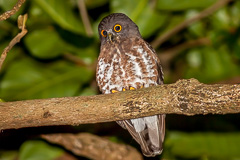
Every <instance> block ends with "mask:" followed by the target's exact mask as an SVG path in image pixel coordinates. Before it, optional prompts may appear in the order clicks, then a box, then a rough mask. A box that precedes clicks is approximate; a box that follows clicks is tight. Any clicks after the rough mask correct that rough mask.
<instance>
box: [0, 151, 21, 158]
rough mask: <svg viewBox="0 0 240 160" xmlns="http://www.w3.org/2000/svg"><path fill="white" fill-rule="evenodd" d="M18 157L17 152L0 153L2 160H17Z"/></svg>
mask: <svg viewBox="0 0 240 160" xmlns="http://www.w3.org/2000/svg"><path fill="white" fill-rule="evenodd" d="M17 157H18V152H17V151H0V159H1V160H16V159H17Z"/></svg>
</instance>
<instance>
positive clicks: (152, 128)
mask: <svg viewBox="0 0 240 160" xmlns="http://www.w3.org/2000/svg"><path fill="white" fill-rule="evenodd" d="M118 124H120V125H121V126H122V127H123V128H125V129H127V130H128V131H129V133H130V134H131V135H132V136H133V138H134V139H135V140H136V141H137V142H138V143H139V144H140V146H141V149H142V152H143V154H144V155H145V156H147V157H154V156H156V155H159V154H161V153H162V150H163V141H164V136H165V115H156V116H150V117H143V118H137V119H131V120H124V121H118Z"/></svg>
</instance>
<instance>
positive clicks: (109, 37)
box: [107, 32, 113, 43]
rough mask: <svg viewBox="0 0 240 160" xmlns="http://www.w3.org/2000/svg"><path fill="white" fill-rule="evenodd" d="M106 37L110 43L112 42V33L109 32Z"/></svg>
mask: <svg viewBox="0 0 240 160" xmlns="http://www.w3.org/2000/svg"><path fill="white" fill-rule="evenodd" d="M107 37H108V40H109V41H110V42H111V43H112V42H113V34H112V33H111V32H109V33H108V35H107Z"/></svg>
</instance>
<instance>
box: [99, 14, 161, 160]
mask: <svg viewBox="0 0 240 160" xmlns="http://www.w3.org/2000/svg"><path fill="white" fill-rule="evenodd" d="M98 32H99V36H100V39H101V48H100V55H99V57H98V64H97V71H96V78H97V83H98V86H99V89H100V91H101V92H102V93H103V94H110V93H115V92H118V91H126V90H135V89H139V88H143V87H149V86H156V85H161V84H163V73H162V68H161V65H160V61H159V59H158V57H157V55H156V53H155V51H154V50H153V48H152V47H151V46H150V45H149V44H148V43H147V42H146V41H144V40H143V39H142V37H141V35H140V33H139V30H138V26H137V25H136V24H135V23H134V22H133V21H132V20H131V19H130V18H129V17H128V16H126V15H125V14H122V13H114V14H111V15H109V16H107V17H105V18H103V20H102V21H101V22H100V24H99V26H98ZM117 123H118V124H119V125H120V126H122V127H123V128H124V129H127V130H128V131H129V133H130V134H131V135H132V136H133V138H134V139H135V140H136V141H137V142H138V143H139V144H140V145H141V149H142V152H143V154H144V155H145V156H155V155H158V154H161V152H162V147H163V146H162V145H163V141H164V135H165V115H155V116H149V117H143V118H136V119H130V120H123V121H117Z"/></svg>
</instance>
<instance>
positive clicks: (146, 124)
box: [117, 42, 165, 157]
mask: <svg viewBox="0 0 240 160" xmlns="http://www.w3.org/2000/svg"><path fill="white" fill-rule="evenodd" d="M144 45H145V47H143V48H146V49H147V50H148V51H149V53H150V55H151V56H153V57H154V59H155V60H156V61H155V64H156V68H157V71H158V75H156V76H157V80H156V83H157V84H158V85H161V84H163V72H162V67H161V64H160V61H159V59H158V57H157V55H156V53H155V51H154V49H153V48H152V47H151V46H150V45H149V44H148V43H147V42H145V43H144ZM117 123H118V124H119V125H120V126H122V127H123V128H124V129H127V130H128V131H129V133H130V134H131V135H132V137H133V138H134V139H135V140H136V141H137V142H138V143H139V144H140V146H141V149H142V152H143V154H144V155H145V156H149V157H150V156H151V157H153V156H156V155H159V154H161V153H162V150H163V141H164V137H165V115H155V116H149V117H143V118H137V119H130V120H123V121H117Z"/></svg>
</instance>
